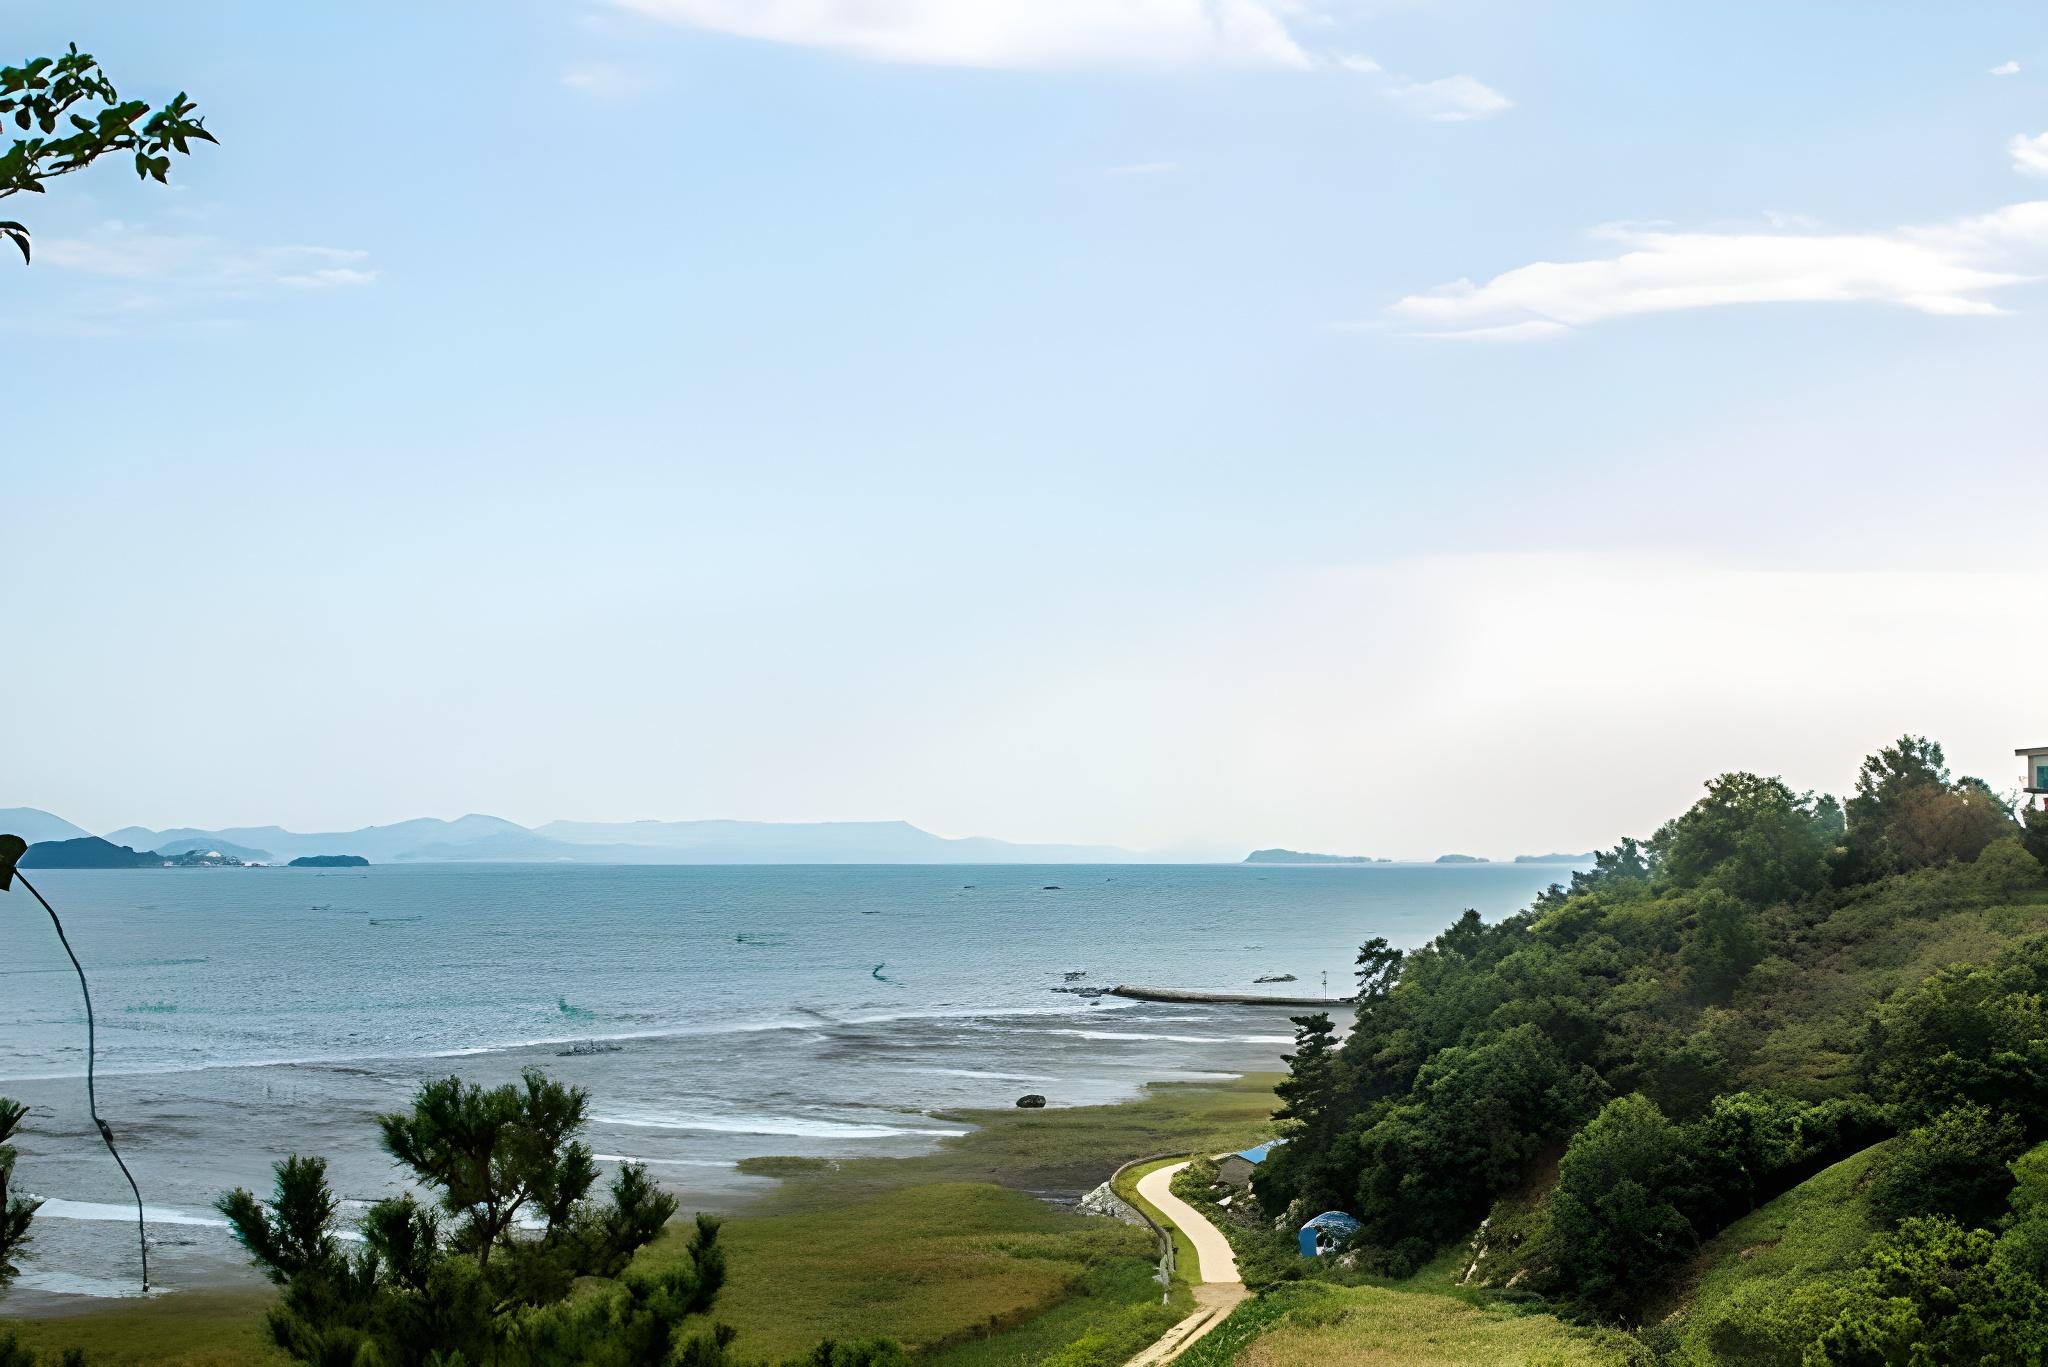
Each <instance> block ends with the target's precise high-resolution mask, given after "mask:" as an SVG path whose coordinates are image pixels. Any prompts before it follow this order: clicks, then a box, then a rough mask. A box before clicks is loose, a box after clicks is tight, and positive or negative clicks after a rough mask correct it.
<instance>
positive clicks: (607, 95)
mask: <svg viewBox="0 0 2048 1367" xmlns="http://www.w3.org/2000/svg"><path fill="white" fill-rule="evenodd" d="M562 84H563V85H565V86H567V87H569V89H571V90H573V91H576V92H577V93H578V94H581V95H591V96H594V97H596V98H598V99H601V100H631V99H637V98H638V97H640V96H642V95H645V94H647V93H649V92H650V91H652V90H653V89H654V78H653V76H652V75H651V74H650V73H648V72H646V71H644V70H642V69H640V68H638V67H631V66H626V65H624V64H623V63H619V62H572V63H571V64H570V65H569V67H568V69H567V70H565V71H564V72H563V73H562Z"/></svg>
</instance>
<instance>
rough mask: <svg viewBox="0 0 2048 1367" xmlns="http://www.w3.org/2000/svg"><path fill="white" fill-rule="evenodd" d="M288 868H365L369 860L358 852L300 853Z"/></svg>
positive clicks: (368, 864) (368, 865)
mask: <svg viewBox="0 0 2048 1367" xmlns="http://www.w3.org/2000/svg"><path fill="white" fill-rule="evenodd" d="M285 867H286V868H288V869H367V868H368V867H370V861H369V860H367V859H365V858H363V857H362V856H361V855H359V854H302V855H300V856H299V857H298V858H297V859H294V860H292V862H291V863H289V864H287V865H285Z"/></svg>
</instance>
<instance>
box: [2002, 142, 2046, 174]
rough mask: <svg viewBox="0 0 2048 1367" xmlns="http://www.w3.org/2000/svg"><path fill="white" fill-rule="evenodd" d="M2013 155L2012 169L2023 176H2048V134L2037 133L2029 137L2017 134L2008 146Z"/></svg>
mask: <svg viewBox="0 0 2048 1367" xmlns="http://www.w3.org/2000/svg"><path fill="white" fill-rule="evenodd" d="M2006 150H2007V151H2009V152H2011V153H2012V169H2013V170H2015V171H2017V172H2019V173H2020V174H2021V175H2023V176H2048V133H2036V134H2034V136H2033V137H2031V138H2030V137H2028V136H2027V135H2026V134H2025V133H2015V134H2013V135H2012V141H2011V142H2010V143H2007V144H2006Z"/></svg>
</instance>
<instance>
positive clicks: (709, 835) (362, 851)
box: [0, 807, 1160, 864]
mask: <svg viewBox="0 0 2048 1367" xmlns="http://www.w3.org/2000/svg"><path fill="white" fill-rule="evenodd" d="M0 831H11V832H13V833H15V834H18V835H20V836H21V837H22V838H23V839H24V840H27V841H28V842H29V843H31V844H37V843H41V842H43V841H53V840H75V839H79V838H81V837H84V836H86V835H89V834H90V832H88V831H85V830H82V829H81V828H79V827H77V826H75V825H73V824H72V823H70V822H68V821H65V820H63V819H62V818H61V817H57V816H53V815H51V814H50V813H48V812H45V811H40V810H38V809H36V808H33V807H11V808H0ZM105 836H106V839H107V840H108V841H110V842H111V843H113V844H115V845H125V846H128V847H129V848H131V849H134V850H154V851H157V852H158V853H160V854H163V855H172V856H175V855H179V854H184V853H187V852H189V851H192V850H217V851H219V852H220V853H221V854H224V855H231V856H233V857H234V858H236V859H240V860H243V861H245V862H249V863H265V864H281V863H286V862H288V861H290V860H293V859H298V858H302V857H304V856H307V855H323V854H355V855H361V856H363V857H364V858H366V859H368V860H369V861H370V862H371V863H373V864H402V863H408V862H416V863H426V862H507V863H579V864H1129V863H1149V862H1155V861H1159V860H1160V856H1158V855H1146V854H1137V853H1133V852H1132V851H1130V850H1121V849H1116V848H1114V847H1112V846H1107V845H1029V844H1019V843H1013V842H1011V841H1007V840H992V839H989V838H987V837H984V836H967V837H963V838H958V839H955V838H951V837H947V836H940V835H933V834H932V833H931V832H930V831H925V830H920V829H919V828H917V827H916V826H913V825H911V824H910V823H909V822H907V821H809V822H770V821H614V822H606V821H552V822H549V823H548V824H547V825H545V826H540V827H535V828H532V829H529V828H527V827H525V826H521V825H518V824H516V823H514V822H510V821H506V820H504V819H502V818H500V817H495V816H478V815H470V816H464V817H458V818H456V819H455V820H453V821H443V820H441V819H440V818H438V817H421V818H419V819H417V820H413V821H401V822H398V823H396V824H394V825H390V826H365V827H363V828H362V829H361V830H355V831H323V832H315V833H302V832H297V831H288V830H285V829H284V828H283V827H282V826H230V827H226V828H223V829H221V830H213V831H209V830H199V829H195V828H192V827H172V828H170V829H167V830H150V829H148V828H147V827H143V826H124V827H122V828H121V829H120V830H117V831H108V832H106V833H105Z"/></svg>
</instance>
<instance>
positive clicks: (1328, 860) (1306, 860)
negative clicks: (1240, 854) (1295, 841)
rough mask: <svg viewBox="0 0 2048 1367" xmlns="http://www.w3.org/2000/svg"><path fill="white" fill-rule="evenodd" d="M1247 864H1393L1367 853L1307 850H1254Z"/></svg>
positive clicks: (1245, 860)
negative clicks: (1312, 852)
mask: <svg viewBox="0 0 2048 1367" xmlns="http://www.w3.org/2000/svg"><path fill="white" fill-rule="evenodd" d="M1244 862H1245V863H1247V864H1391V863H1393V862H1394V861H1393V860H1391V859H1374V858H1373V857H1372V856H1371V855H1366V854H1311V853H1309V852H1307V851H1306V850H1253V851H1252V852H1251V853H1250V854H1248V855H1246V856H1245V857H1244Z"/></svg>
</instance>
